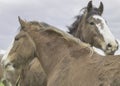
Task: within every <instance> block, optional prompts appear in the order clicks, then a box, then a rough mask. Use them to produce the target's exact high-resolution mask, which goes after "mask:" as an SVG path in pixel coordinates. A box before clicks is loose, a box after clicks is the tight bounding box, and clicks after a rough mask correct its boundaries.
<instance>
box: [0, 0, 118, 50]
mask: <svg viewBox="0 0 120 86" xmlns="http://www.w3.org/2000/svg"><path fill="white" fill-rule="evenodd" d="M88 1H89V0H0V49H7V47H8V46H9V44H10V42H11V40H12V39H13V38H14V36H15V34H16V32H17V29H18V27H19V23H18V19H17V17H18V16H20V17H21V18H23V19H25V20H27V21H30V20H37V21H44V22H46V23H48V24H51V25H53V26H56V27H58V28H60V29H62V30H66V29H67V28H66V26H68V25H70V24H71V23H72V22H73V21H74V16H76V15H77V14H79V10H80V9H81V8H83V7H85V6H86V5H87V3H88ZM101 1H102V2H103V4H104V8H105V9H104V14H103V16H104V18H105V19H106V20H107V22H108V25H109V27H110V29H111V31H112V33H113V34H114V35H115V37H116V38H117V39H120V35H119V34H120V28H119V27H120V10H119V8H120V0H101ZM99 2H100V0H93V4H94V5H95V6H99Z"/></svg>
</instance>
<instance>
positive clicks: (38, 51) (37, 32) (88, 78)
mask: <svg viewBox="0 0 120 86" xmlns="http://www.w3.org/2000/svg"><path fill="white" fill-rule="evenodd" d="M19 22H20V24H21V29H20V32H19V33H18V34H17V35H16V37H15V39H14V42H13V44H12V45H13V46H12V47H11V49H10V50H9V52H8V55H6V57H4V58H3V59H2V64H3V66H4V67H5V68H6V69H8V70H9V71H13V72H15V71H17V70H18V69H21V68H22V67H24V66H25V65H28V63H29V62H31V61H32V60H33V59H34V58H35V57H37V58H38V60H39V61H40V63H41V65H42V67H43V69H44V71H45V73H46V74H47V86H119V85H120V83H119V80H120V64H119V62H120V56H112V55H111V56H104V57H108V58H103V56H101V55H98V54H97V53H95V52H94V50H93V49H92V48H91V47H90V46H89V45H87V44H85V43H83V42H82V41H80V40H79V39H77V38H75V37H73V36H72V35H70V34H68V33H65V32H63V31H61V30H58V29H56V28H54V27H49V28H45V27H44V26H43V25H42V24H40V23H39V22H26V21H23V20H21V19H19Z"/></svg>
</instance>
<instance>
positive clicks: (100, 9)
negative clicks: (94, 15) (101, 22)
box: [98, 2, 104, 14]
mask: <svg viewBox="0 0 120 86" xmlns="http://www.w3.org/2000/svg"><path fill="white" fill-rule="evenodd" d="M98 9H99V11H100V14H102V13H103V10H104V6H103V3H102V2H100V6H99V8H98Z"/></svg>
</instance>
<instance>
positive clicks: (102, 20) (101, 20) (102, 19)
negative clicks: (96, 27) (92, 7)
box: [93, 15, 105, 24]
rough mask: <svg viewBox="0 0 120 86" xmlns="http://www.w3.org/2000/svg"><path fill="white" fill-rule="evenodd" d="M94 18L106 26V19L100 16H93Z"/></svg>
mask: <svg viewBox="0 0 120 86" xmlns="http://www.w3.org/2000/svg"><path fill="white" fill-rule="evenodd" d="M93 18H94V19H95V20H97V21H100V22H102V23H103V24H105V19H104V18H103V17H101V16H99V15H93Z"/></svg>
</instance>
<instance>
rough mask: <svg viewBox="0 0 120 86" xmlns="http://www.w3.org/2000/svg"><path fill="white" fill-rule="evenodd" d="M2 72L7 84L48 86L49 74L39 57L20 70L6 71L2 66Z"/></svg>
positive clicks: (8, 85)
mask: <svg viewBox="0 0 120 86" xmlns="http://www.w3.org/2000/svg"><path fill="white" fill-rule="evenodd" d="M0 72H2V73H0V79H1V82H2V83H3V84H4V85H5V86H46V81H47V80H46V79H47V76H46V74H45V72H44V70H43V68H42V67H41V64H40V62H39V61H38V59H37V58H35V59H33V60H32V61H31V62H30V64H29V65H27V66H25V67H24V68H23V69H21V70H19V71H15V72H11V71H6V70H4V69H3V68H2V67H1V66H0Z"/></svg>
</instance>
